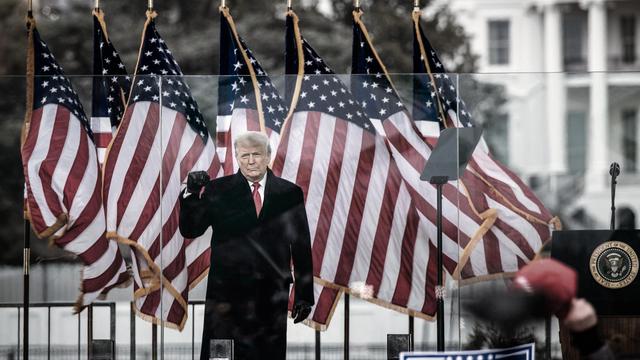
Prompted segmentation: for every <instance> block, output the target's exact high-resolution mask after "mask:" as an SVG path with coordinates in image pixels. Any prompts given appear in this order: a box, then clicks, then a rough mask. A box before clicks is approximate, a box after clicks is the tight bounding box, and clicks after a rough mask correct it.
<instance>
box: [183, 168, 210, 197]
mask: <svg viewBox="0 0 640 360" xmlns="http://www.w3.org/2000/svg"><path fill="white" fill-rule="evenodd" d="M207 183H209V174H207V172H206V171H193V172H190V173H189V176H188V177H187V191H188V192H190V193H192V194H199V193H200V190H201V189H202V187H203V186H205V185H207Z"/></svg>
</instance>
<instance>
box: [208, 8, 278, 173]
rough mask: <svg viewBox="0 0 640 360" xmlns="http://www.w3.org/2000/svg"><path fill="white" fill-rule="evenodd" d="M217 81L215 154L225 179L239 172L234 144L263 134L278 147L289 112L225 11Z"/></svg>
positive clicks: (224, 10)
mask: <svg viewBox="0 0 640 360" xmlns="http://www.w3.org/2000/svg"><path fill="white" fill-rule="evenodd" d="M220 17H221V18H220V80H219V87H218V119H217V121H216V124H217V126H216V127H217V146H216V148H217V150H218V157H219V158H220V159H221V161H222V162H223V167H224V173H225V175H230V174H234V173H235V172H236V171H238V165H237V164H236V161H235V157H234V153H233V151H234V150H233V141H234V140H235V138H236V137H237V136H238V135H240V134H242V133H244V132H246V131H264V132H265V133H266V134H267V136H268V137H269V142H270V144H271V148H272V149H276V148H277V147H278V143H279V141H280V135H279V134H280V129H281V128H282V123H283V122H284V118H285V117H286V115H287V112H288V108H287V107H286V105H285V104H284V102H283V101H282V98H281V97H280V95H279V94H278V91H277V90H276V88H275V86H274V85H273V83H272V82H271V79H270V78H269V76H268V74H267V73H266V72H265V71H264V70H263V69H262V67H261V66H260V63H259V62H258V61H257V60H256V58H255V57H254V56H253V54H252V53H251V50H250V49H249V48H248V47H247V45H246V44H245V42H244V41H243V39H242V38H241V37H239V36H238V34H237V32H236V31H235V25H234V23H233V18H232V17H231V15H230V14H229V10H228V9H227V8H223V9H222V10H221V13H220Z"/></svg>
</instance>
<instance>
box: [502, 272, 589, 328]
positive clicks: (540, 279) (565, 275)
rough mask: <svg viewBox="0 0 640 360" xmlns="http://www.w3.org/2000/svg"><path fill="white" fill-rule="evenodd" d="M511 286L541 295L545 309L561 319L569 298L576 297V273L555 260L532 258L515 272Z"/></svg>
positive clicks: (569, 302) (564, 314)
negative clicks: (532, 259)
mask: <svg viewBox="0 0 640 360" xmlns="http://www.w3.org/2000/svg"><path fill="white" fill-rule="evenodd" d="M513 286H514V288H516V289H519V290H522V291H525V292H528V293H532V294H540V295H542V296H543V297H544V299H545V305H546V311H547V312H548V313H550V314H555V315H556V316H558V318H559V319H563V318H564V317H565V316H567V313H568V312H569V308H570V307H571V300H572V299H573V298H575V297H576V294H577V288H578V274H577V273H576V271H575V270H573V269H572V268H570V267H568V266H566V265H564V264H563V263H561V262H559V261H557V260H553V259H540V260H534V261H532V262H530V263H529V264H527V265H526V266H524V267H523V268H522V269H520V271H518V272H517V273H516V276H515V278H514V279H513Z"/></svg>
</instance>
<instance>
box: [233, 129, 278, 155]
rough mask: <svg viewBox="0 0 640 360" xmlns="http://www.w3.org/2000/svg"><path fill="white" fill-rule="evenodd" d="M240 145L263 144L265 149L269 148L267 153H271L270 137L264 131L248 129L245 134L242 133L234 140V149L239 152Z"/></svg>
mask: <svg viewBox="0 0 640 360" xmlns="http://www.w3.org/2000/svg"><path fill="white" fill-rule="evenodd" d="M238 145H248V146H261V147H262V148H264V149H265V150H267V154H269V155H270V154H271V144H269V138H268V137H267V135H265V134H264V133H261V132H259V131H247V132H245V133H243V134H240V135H239V136H238V137H237V138H236V139H235V140H234V141H233V149H234V150H235V151H236V152H237V151H238Z"/></svg>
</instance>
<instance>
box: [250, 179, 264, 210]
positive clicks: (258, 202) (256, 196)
mask: <svg viewBox="0 0 640 360" xmlns="http://www.w3.org/2000/svg"><path fill="white" fill-rule="evenodd" d="M252 186H253V204H254V205H255V206H256V215H257V216H260V210H262V199H260V192H259V191H258V189H260V183H259V182H257V181H256V182H254V183H253V184H252Z"/></svg>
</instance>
